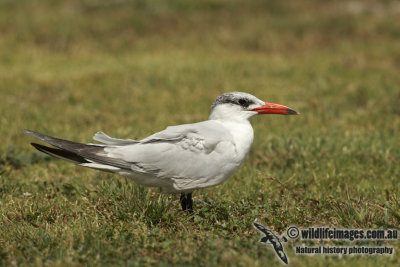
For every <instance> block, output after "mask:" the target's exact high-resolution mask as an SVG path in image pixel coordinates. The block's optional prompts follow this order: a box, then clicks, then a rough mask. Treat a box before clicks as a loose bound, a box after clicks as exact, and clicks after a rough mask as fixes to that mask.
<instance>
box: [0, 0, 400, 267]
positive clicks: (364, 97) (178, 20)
mask: <svg viewBox="0 0 400 267" xmlns="http://www.w3.org/2000/svg"><path fill="white" fill-rule="evenodd" d="M325 2H326V1H278V0H277V1H267V2H264V1H244V0H243V1H228V0H220V1H217V0H207V1H194V0H193V1H184V0H174V1H169V3H168V4H167V2H164V1H149V2H147V1H134V2H130V1H124V0H122V1H89V0H88V1H72V0H71V1H50V0H46V1H27V0H26V1H11V0H3V1H0V35H1V38H0V99H1V104H0V114H1V116H0V123H1V124H0V125H1V127H0V136H1V138H2V141H1V143H0V158H1V160H0V265H6V266H7V265H16V264H17V265H21V266H27V265H28V266H29V265H32V266H43V265H44V266H65V265H70V266H79V265H89V266H91V265H103V266H110V265H124V266H125V265H126V266H139V265H140V266H141V265H153V264H154V265H162V266H164V265H178V266H179V265H180V266H183V265H193V266H216V265H222V266H228V265H229V266H231V265H234V266H265V265H276V266H280V264H281V263H280V262H279V260H278V258H277V257H276V256H275V254H274V253H273V251H272V250H271V249H270V248H267V247H265V246H262V245H259V244H258V240H259V233H258V232H257V231H255V230H254V228H253V227H252V222H253V221H254V220H255V219H256V218H257V219H258V221H259V222H261V223H263V224H264V225H266V226H268V227H269V228H271V229H273V230H274V231H277V232H279V233H282V232H284V231H285V230H286V228H287V227H288V226H290V225H297V226H299V227H304V228H306V227H309V226H330V227H345V228H380V229H386V228H399V224H400V189H399V184H400V138H399V136H400V90H399V84H400V76H399V75H398V73H399V68H400V50H399V48H398V44H399V41H400V30H399V29H400V23H399V20H398V16H399V8H398V5H396V3H395V2H391V1H360V2H348V1H333V2H332V3H330V2H326V3H325ZM357 3H358V4H357ZM233 90H237V91H245V92H249V93H252V94H254V95H256V96H257V97H259V98H260V99H264V100H267V101H271V102H277V103H282V104H285V105H288V106H290V107H292V108H294V109H296V110H298V111H300V112H301V115H300V116H263V117H258V118H255V119H253V122H252V124H253V127H254V130H255V140H254V144H253V147H252V150H251V152H250V154H249V155H248V157H247V159H246V161H245V162H244V163H243V165H242V167H241V168H240V169H239V171H238V172H236V173H235V175H234V176H233V177H231V178H230V179H229V180H228V181H227V182H225V183H224V184H223V185H220V186H218V187H215V188H209V189H205V190H201V191H196V192H195V194H194V196H195V198H197V199H199V200H201V201H200V202H195V212H194V214H193V215H190V216H189V215H187V214H184V213H183V212H181V211H180V206H179V201H178V197H177V196H166V195H162V194H160V193H159V190H158V189H149V188H143V187H141V186H138V185H136V184H134V183H133V182H132V181H130V180H129V179H125V178H123V177H118V176H115V175H111V174H106V173H100V172H96V171H93V170H89V169H85V168H79V167H75V166H73V165H71V164H68V163H66V162H63V161H60V160H55V159H49V158H47V157H45V156H43V155H41V154H40V153H37V152H34V149H33V148H32V147H30V146H29V142H31V141H32V138H31V137H30V136H27V135H26V134H24V132H23V129H24V128H28V129H33V130H37V131H40V132H44V133H47V134H50V135H54V136H58V137H61V138H66V139H71V140H75V141H80V142H90V141H91V136H92V135H93V134H94V133H95V132H96V131H98V130H103V131H105V132H106V133H108V134H109V135H111V136H116V137H119V138H144V137H146V136H147V135H149V134H151V133H153V132H155V131H159V130H162V129H164V128H165V127H166V126H168V125H176V124H182V123H191V122H196V121H201V120H205V119H207V117H208V112H209V110H210V105H211V103H212V101H213V100H214V98H215V97H216V96H217V95H219V94H220V93H222V92H226V91H233ZM26 192H28V193H29V194H24V193H26ZM300 244H301V242H300V241H291V242H289V244H287V245H285V251H286V252H287V254H288V257H289V261H290V263H291V264H292V265H294V266H327V265H330V266H354V265H360V266H390V265H392V266H398V265H399V263H400V260H399V257H398V256H396V255H397V253H399V252H400V244H399V242H380V243H379V244H380V245H388V246H392V247H394V248H395V255H394V256H344V257H343V258H341V259H339V258H338V257H334V256H332V257H328V256H326V257H324V256H315V257H308V256H296V255H294V253H293V247H294V246H296V245H300ZM310 244H311V245H318V244H320V243H318V242H314V243H310ZM327 244H330V245H332V244H333V243H327ZM351 244H353V243H350V244H349V245H351ZM358 244H368V245H374V244H377V243H375V242H371V243H364V242H362V243H358Z"/></svg>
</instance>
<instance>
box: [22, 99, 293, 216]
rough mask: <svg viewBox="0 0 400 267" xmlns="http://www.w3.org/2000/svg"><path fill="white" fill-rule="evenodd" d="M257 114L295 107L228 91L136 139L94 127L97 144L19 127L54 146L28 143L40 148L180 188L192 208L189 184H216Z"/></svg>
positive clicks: (248, 137) (246, 140)
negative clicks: (206, 110)
mask: <svg viewBox="0 0 400 267" xmlns="http://www.w3.org/2000/svg"><path fill="white" fill-rule="evenodd" d="M260 114H283V115H291V114H299V113H298V112H297V111H295V110H293V109H291V108H288V107H286V106H283V105H280V104H275V103H270V102H264V101H261V100H260V99H258V98H256V97H255V96H253V95H250V94H247V93H242V92H229V93H224V94H222V95H220V96H218V97H217V98H216V99H215V101H214V103H213V104H212V106H211V114H210V117H209V118H208V120H207V121H202V122H197V123H193V124H183V125H177V126H169V127H167V128H166V129H165V130H163V131H161V132H158V133H155V134H153V135H150V136H149V137H147V138H144V139H142V140H132V139H117V138H112V137H110V136H108V135H106V134H105V133H103V132H98V133H96V134H95V135H94V137H93V139H94V140H96V141H98V142H100V143H102V144H92V143H89V144H81V143H76V142H71V141H67V140H63V139H59V138H55V137H51V136H47V135H44V134H40V133H37V132H33V131H30V130H25V131H26V132H27V133H28V134H30V135H32V136H34V137H36V138H38V139H40V140H42V141H44V142H46V143H48V144H50V145H53V146H54V147H56V148H52V147H47V146H44V145H40V144H36V143H31V144H32V146H34V147H35V148H36V149H38V150H39V151H41V152H44V153H46V154H49V155H51V156H54V157H57V158H61V159H64V160H67V161H71V162H73V163H75V164H77V165H80V166H84V167H89V168H93V169H97V170H101V171H108V172H114V173H117V174H120V175H123V176H128V177H130V178H132V179H133V180H134V181H135V182H136V183H138V184H141V185H144V186H153V187H160V188H161V189H162V192H163V193H181V198H180V202H181V206H182V209H183V210H189V211H192V210H193V200H192V191H193V190H195V189H199V188H206V187H210V186H215V185H218V184H221V183H222V182H224V181H225V180H226V179H227V178H228V177H229V176H231V175H232V174H233V173H234V172H235V171H236V170H237V169H238V168H239V166H240V164H241V163H242V162H243V160H244V159H245V157H246V155H247V153H248V152H249V150H250V146H251V144H252V143H253V128H252V127H251V124H250V121H249V119H250V118H251V117H253V116H255V115H260Z"/></svg>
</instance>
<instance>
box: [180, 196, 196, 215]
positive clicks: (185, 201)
mask: <svg viewBox="0 0 400 267" xmlns="http://www.w3.org/2000/svg"><path fill="white" fill-rule="evenodd" d="M180 201H181V206H182V210H183V211H185V210H187V211H189V212H193V199H192V193H187V194H185V193H181V197H180Z"/></svg>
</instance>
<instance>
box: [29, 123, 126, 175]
mask: <svg viewBox="0 0 400 267" xmlns="http://www.w3.org/2000/svg"><path fill="white" fill-rule="evenodd" d="M25 132H26V133H28V134H30V135H31V136H33V137H36V138H38V139H40V140H42V141H44V142H46V143H48V144H50V145H53V146H55V147H56V148H52V147H48V146H44V145H40V144H36V143H31V145H32V146H33V147H35V148H36V149H37V150H39V151H41V152H43V153H46V154H48V155H50V156H53V157H56V158H60V159H63V160H67V161H70V162H73V163H75V164H78V165H81V166H85V167H89V168H94V169H100V170H108V171H117V170H120V169H130V164H129V163H127V162H125V161H124V160H122V159H118V158H113V157H109V156H108V155H107V153H106V152H105V151H104V148H106V147H107V146H104V145H97V144H82V143H77V142H72V141H68V140H63V139H59V138H55V137H52V136H48V135H44V134H41V133H37V132H34V131H30V130H25Z"/></svg>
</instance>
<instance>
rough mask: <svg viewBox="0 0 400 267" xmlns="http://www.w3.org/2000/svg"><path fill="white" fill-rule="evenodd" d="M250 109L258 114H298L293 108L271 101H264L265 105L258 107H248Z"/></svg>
mask: <svg viewBox="0 0 400 267" xmlns="http://www.w3.org/2000/svg"><path fill="white" fill-rule="evenodd" d="M250 110H251V111H256V112H257V113H258V115H261V114H281V115H298V114H300V113H299V112H297V111H296V110H294V109H291V108H288V107H287V106H284V105H281V104H275V103H271V102H265V106H262V107H259V108H253V109H250Z"/></svg>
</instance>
